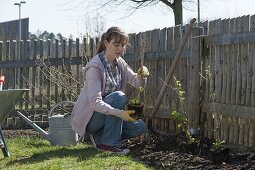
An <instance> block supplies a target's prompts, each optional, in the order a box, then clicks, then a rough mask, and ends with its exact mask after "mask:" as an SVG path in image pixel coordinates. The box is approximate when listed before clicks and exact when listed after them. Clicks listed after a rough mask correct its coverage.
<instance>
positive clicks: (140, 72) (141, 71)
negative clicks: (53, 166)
mask: <svg viewBox="0 0 255 170" xmlns="http://www.w3.org/2000/svg"><path fill="white" fill-rule="evenodd" d="M137 74H138V75H140V76H141V77H142V78H146V77H148V76H149V75H150V73H149V70H148V68H147V67H145V66H143V67H140V68H139V69H138V71H137Z"/></svg>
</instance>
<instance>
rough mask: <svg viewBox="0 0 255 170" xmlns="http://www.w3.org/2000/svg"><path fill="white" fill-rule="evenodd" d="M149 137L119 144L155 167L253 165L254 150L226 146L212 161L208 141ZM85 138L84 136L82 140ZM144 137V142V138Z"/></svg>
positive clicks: (10, 133) (246, 168)
mask: <svg viewBox="0 0 255 170" xmlns="http://www.w3.org/2000/svg"><path fill="white" fill-rule="evenodd" d="M3 133H4V136H5V138H13V137H20V136H22V137H28V136H29V137H31V136H32V137H40V135H39V134H38V132H36V131H35V130H33V129H32V130H31V129H28V130H4V131H3ZM149 134H150V138H146V139H150V141H149V140H147V141H146V140H144V138H134V139H130V140H126V141H124V142H123V145H122V147H125V148H129V149H130V150H131V152H130V155H131V156H132V157H133V158H134V159H136V160H137V161H140V162H143V163H144V164H147V165H148V166H149V167H153V168H155V169H196V170H197V169H203V170H204V169H211V170H217V169H229V170H232V169H238V170H241V169H243V170H252V169H253V170H254V169H255V152H252V151H250V152H246V153H242V154H241V153H237V152H235V151H233V150H227V152H229V155H228V157H227V158H220V157H219V158H220V162H218V163H215V162H213V159H212V154H211V152H210V147H211V142H212V141H210V140H208V139H199V140H198V142H197V143H196V144H192V145H188V144H185V143H180V142H179V141H180V137H179V136H174V135H169V134H167V133H160V132H150V133H149ZM85 141H86V140H85ZM145 141H146V142H145Z"/></svg>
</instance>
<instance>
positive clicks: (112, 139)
mask: <svg viewBox="0 0 255 170" xmlns="http://www.w3.org/2000/svg"><path fill="white" fill-rule="evenodd" d="M103 100H104V102H106V103H108V104H110V105H111V106H112V107H114V108H117V109H121V110H124V109H125V105H126V102H127V98H126V95H125V94H124V93H123V92H121V91H115V92H113V93H111V94H109V95H108V96H106V97H105V98H104V99H103ZM145 130H146V125H145V123H144V122H143V121H142V120H139V121H137V122H127V121H123V120H122V119H121V118H119V117H116V116H112V115H106V114H102V113H99V112H94V113H93V116H92V118H91V119H90V121H89V123H88V125H87V128H86V131H87V132H88V133H90V134H92V135H93V136H94V139H95V141H96V143H99V144H104V145H109V146H117V147H119V146H120V145H121V141H122V140H124V139H129V138H133V137H137V136H140V135H141V134H143V133H144V132H145Z"/></svg>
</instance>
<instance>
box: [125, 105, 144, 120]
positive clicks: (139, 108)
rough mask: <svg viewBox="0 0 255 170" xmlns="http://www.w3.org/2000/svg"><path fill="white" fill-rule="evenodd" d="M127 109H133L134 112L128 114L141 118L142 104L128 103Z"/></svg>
mask: <svg viewBox="0 0 255 170" xmlns="http://www.w3.org/2000/svg"><path fill="white" fill-rule="evenodd" d="M127 109H128V110H135V113H134V114H131V115H130V116H131V117H132V118H134V119H141V118H142V116H143V105H131V104H128V106H127Z"/></svg>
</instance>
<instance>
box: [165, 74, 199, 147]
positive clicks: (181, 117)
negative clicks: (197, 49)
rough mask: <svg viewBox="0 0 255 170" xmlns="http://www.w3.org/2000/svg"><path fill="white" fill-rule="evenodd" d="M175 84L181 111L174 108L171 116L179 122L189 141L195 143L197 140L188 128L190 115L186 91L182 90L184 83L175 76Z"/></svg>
mask: <svg viewBox="0 0 255 170" xmlns="http://www.w3.org/2000/svg"><path fill="white" fill-rule="evenodd" d="M174 85H175V87H173V89H174V91H175V92H176V93H177V96H178V99H179V111H176V110H174V111H173V112H172V113H171V115H170V116H171V117H172V118H173V119H174V120H175V121H176V122H177V128H178V129H181V132H183V133H184V134H185V136H186V140H187V143H193V142H194V141H195V138H193V137H192V136H191V135H190V133H189V129H188V118H187V117H188V116H187V113H186V112H185V109H184V108H185V107H184V104H185V96H184V95H185V91H183V90H182V85H181V82H180V81H179V80H177V78H176V77H175V76H174Z"/></svg>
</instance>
